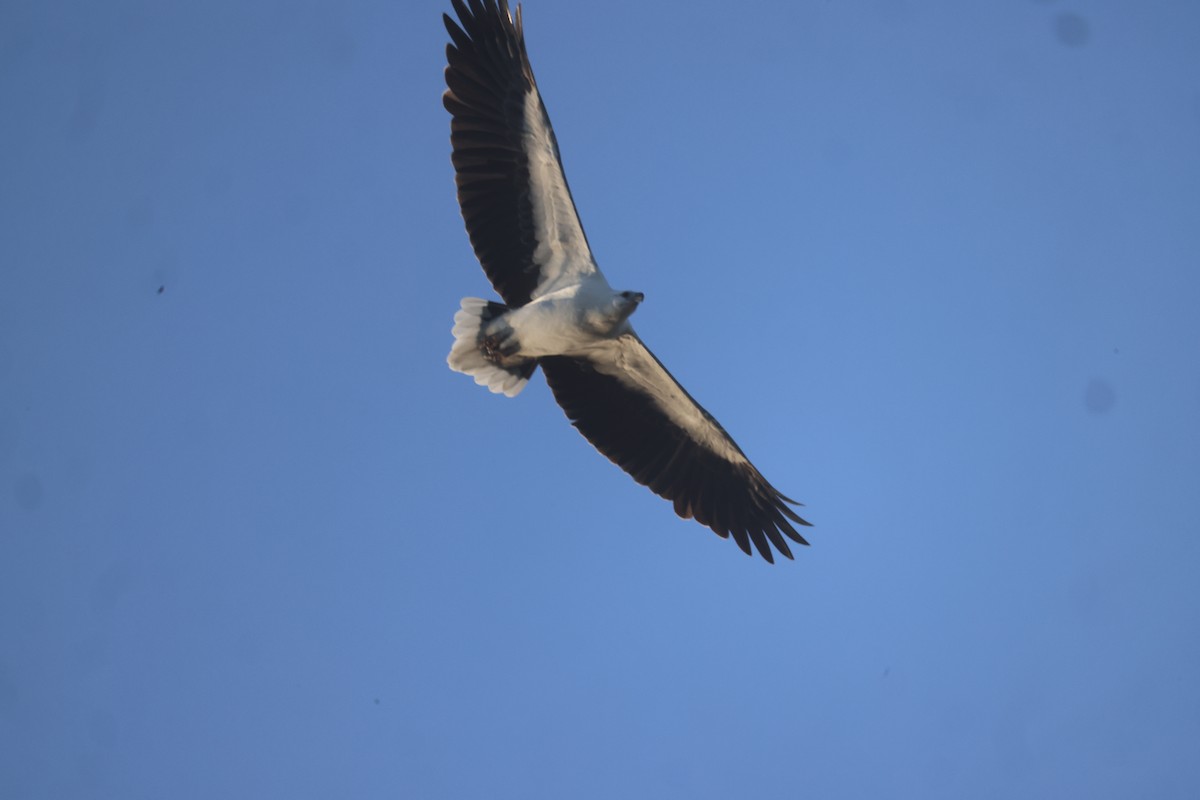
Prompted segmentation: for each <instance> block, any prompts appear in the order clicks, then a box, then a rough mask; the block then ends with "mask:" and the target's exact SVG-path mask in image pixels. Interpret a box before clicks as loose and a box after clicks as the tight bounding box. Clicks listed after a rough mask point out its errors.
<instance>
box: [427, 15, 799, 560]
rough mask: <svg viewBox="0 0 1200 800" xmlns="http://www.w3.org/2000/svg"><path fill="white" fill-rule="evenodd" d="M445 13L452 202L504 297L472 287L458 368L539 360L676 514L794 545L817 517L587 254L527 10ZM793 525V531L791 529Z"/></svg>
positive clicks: (634, 297)
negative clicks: (666, 360)
mask: <svg viewBox="0 0 1200 800" xmlns="http://www.w3.org/2000/svg"><path fill="white" fill-rule="evenodd" d="M452 2H453V5H454V10H455V11H456V12H457V14H458V20H459V21H458V22H457V23H456V22H455V21H454V20H453V19H451V18H450V16H449V15H443V18H444V20H445V23H446V30H447V31H449V33H450V39H451V40H452V42H451V44H448V45H447V46H446V58H447V61H448V63H449V65H448V66H447V67H446V85H447V87H448V89H447V91H446V93H445V95H444V96H443V98H442V100H443V103H444V104H445V106H446V110H447V111H449V112H450V114H451V115H452V117H453V119H452V120H451V122H450V142H451V145H452V147H453V154H452V156H451V160H452V161H453V163H454V170H455V181H456V183H457V185H458V202H459V205H460V206H461V207H462V215H463V219H464V220H465V221H466V226H467V233H468V235H469V236H470V239H471V245H472V246H473V247H474V249H475V255H476V256H478V258H479V263H480V264H481V265H482V266H483V271H484V272H485V273H487V276H488V279H489V280H490V281H491V283H492V286H493V287H495V289H496V291H497V292H498V293H499V294H500V297H501V298H503V300H504V303H503V304H501V303H496V302H492V301H488V300H480V299H478V298H473V297H468V298H464V299H463V301H462V307H461V309H460V310H459V311H458V313H457V314H455V315H454V331H453V333H454V345H453V347H452V349H451V350H450V355H449V357H448V358H447V361H448V362H449V364H450V367H451V369H454V370H456V371H458V372H463V373H466V374H468V375H471V376H472V377H474V379H475V382H476V383H478V384H481V385H483V386H487V387H488V388H489V389H490V390H492V391H493V392H502V393H504V394H505V395H508V396H509V397H512V396H514V395H516V394H517V393H518V392H520V391H521V389H522V388H524V386H525V384H526V383H527V382H528V381H529V378H530V376H531V375H533V372H534V370H535V369H537V367H538V366H539V365H540V366H541V367H542V371H543V372H545V374H546V382H547V383H548V384H550V390H551V391H552V392H553V393H554V399H555V400H557V401H558V404H559V405H560V406H562V407H563V410H564V411H565V412H566V414H567V417H568V418H569V419H570V420H571V423H572V424H573V425H574V426H575V427H576V428H578V429H579V432H580V433H582V434H583V435H584V436H585V437H586V438H587V440H588V441H589V442H591V443H592V444H593V445H594V446H595V447H596V449H597V450H599V451H600V452H601V453H603V454H604V455H605V456H607V457H608V458H609V459H611V460H612V461H613V462H614V463H615V464H617V466H619V467H621V469H623V470H625V471H626V472H628V473H629V474H630V475H632V476H633V479H634V480H636V481H637V482H638V483H640V484H643V485H645V486H648V487H649V488H650V489H651V490H652V491H654V492H655V493H656V494H658V495H660V496H662V497H665V498H666V499H667V500H670V501H672V502H674V504H675V512H676V513H677V514H679V516H681V517H683V518H684V519H688V518H692V519H695V520H696V521H697V522H699V523H701V524H702V525H707V526H708V527H709V528H711V529H712V530H713V531H715V532H716V533H717V535H718V536H721V537H723V538H728V537H730V536H732V537H733V540H734V541H735V542H737V545H738V547H740V548H741V549H742V550H743V551H744V552H745V553H747V554H750V553H751V552H752V551H751V545H753V546H754V548H755V549H757V550H758V552H759V553H760V554H761V555H762V557H763V558H765V559H766V560H767V561H771V562H773V561H774V557H773V555H772V550H771V546H772V545H774V547H775V549H776V550H778V551H779V552H780V553H782V554H783V555H785V556H787V557H788V558H791V557H792V553H791V550H790V549H789V548H788V543H787V539H791V540H792V541H793V542H797V543H799V544H808V542H806V541H805V540H804V537H803V536H801V535H800V534H799V533H797V532H796V529H795V527H793V523H795V524H797V525H808V524H809V523H807V522H805V521H804V520H803V519H801V518H800V516H799V515H798V514H796V512H795V511H793V510H792V509H791V508H789V507H788V503H792V504H793V505H800V504H799V503H797V502H796V501H794V500H791V499H789V498H787V497H785V496H784V495H782V494H780V492H779V491H778V490H777V489H776V488H775V487H774V486H772V485H771V484H770V483H768V482H767V479H766V478H764V477H763V476H762V473H760V472H759V471H758V470H757V469H756V468H755V467H754V465H753V464H751V463H750V460H749V459H748V458H746V456H745V454H744V453H742V450H741V448H739V447H738V446H737V444H736V443H735V442H734V441H733V439H732V438H730V436H729V434H728V433H726V432H725V429H724V428H722V427H721V425H720V424H719V423H718V422H717V421H716V420H715V419H713V417H712V416H711V415H710V414H709V413H708V412H707V411H705V410H704V409H703V408H701V407H700V404H699V403H697V402H696V401H695V400H693V399H692V397H691V395H689V394H688V393H687V391H686V390H684V388H683V387H682V386H680V385H679V383H678V382H677V381H676V380H675V379H674V378H673V377H671V373H669V372H667V370H666V368H665V367H663V365H662V364H661V363H659V361H658V359H657V358H655V357H654V354H653V353H651V352H650V351H649V350H648V349H647V348H646V345H644V344H642V340H641V339H639V338H638V335H637V334H636V333H634V330H633V327H632V326H631V325H630V324H629V315H630V314H632V313H633V312H634V311H635V310H636V309H637V307H638V304H639V303H641V302H642V300H643V295H642V293H641V292H627V291H623V292H617V291H613V289H612V287H610V286H609V285H608V281H606V280H605V279H604V276H603V275H602V274H601V273H600V268H599V267H598V266H596V261H595V259H594V258H593V257H592V251H591V248H590V247H589V246H588V241H587V237H586V236H585V235H584V233H583V226H582V225H581V224H580V222H579V216H578V214H577V213H576V211H575V203H574V201H573V200H572V199H571V192H570V190H569V189H568V188H567V178H566V176H565V175H564V174H563V168H562V163H561V161H560V159H559V154H558V143H557V141H556V140H555V138H554V131H553V130H552V129H551V127H550V118H549V117H548V116H547V115H546V107H545V106H544V105H543V104H542V98H541V95H540V94H539V93H538V88H537V82H536V81H535V80H534V79H533V69H532V68H531V67H530V65H529V56H528V55H527V53H526V51H525V37H524V32H523V30H522V25H521V8H520V6H518V7H517V16H516V20H515V21H514V20H513V18H512V15H511V14H510V13H509V10H508V3H507V2H506V0H499V2H498V3H497V0H452ZM785 537H786V538H785Z"/></svg>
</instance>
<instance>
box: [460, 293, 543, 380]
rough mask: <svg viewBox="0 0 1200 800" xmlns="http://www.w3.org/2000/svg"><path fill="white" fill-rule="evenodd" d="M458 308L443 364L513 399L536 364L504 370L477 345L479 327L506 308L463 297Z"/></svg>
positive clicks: (521, 365)
mask: <svg viewBox="0 0 1200 800" xmlns="http://www.w3.org/2000/svg"><path fill="white" fill-rule="evenodd" d="M461 305H462V308H461V309H459V311H458V312H457V313H456V314H455V315H454V328H453V330H452V331H451V333H453V334H454V345H453V346H452V347H451V348H450V355H448V356H446V363H447V364H449V365H450V369H452V370H454V371H455V372H461V373H463V374H465V375H470V376H471V377H472V378H474V379H475V382H476V383H478V384H479V385H480V386H486V387H487V388H488V390H489V391H492V392H495V393H496V394H503V395H505V396H506V397H516V396H517V395H518V394H520V393H521V390H522V389H524V388H525V384H527V383H529V376H530V375H532V374H533V370H534V369H535V368H536V367H537V361H533V360H530V361H523V362H521V363H520V364H517V365H515V366H511V367H504V366H501V365H500V364H497V363H495V362H494V361H489V360H488V359H487V357H486V356H484V354H483V350H482V349H480V346H479V343H480V335H479V331H480V328H482V327H483V325H484V324H485V323H487V322H489V321H491V320H493V319H495V318H496V317H498V316H501V315H502V314H504V313H506V312H507V311H508V307H507V306H505V305H502V304H500V303H493V302H490V301H488V300H481V299H480V298H478V297H464V298H463V299H462V303H461Z"/></svg>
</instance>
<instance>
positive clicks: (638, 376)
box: [540, 333, 809, 563]
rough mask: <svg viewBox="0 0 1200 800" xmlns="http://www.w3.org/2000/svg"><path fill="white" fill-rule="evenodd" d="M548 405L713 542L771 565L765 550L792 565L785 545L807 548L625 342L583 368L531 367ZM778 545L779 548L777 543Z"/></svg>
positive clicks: (736, 456) (706, 418)
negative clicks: (541, 377) (703, 528)
mask: <svg viewBox="0 0 1200 800" xmlns="http://www.w3.org/2000/svg"><path fill="white" fill-rule="evenodd" d="M540 363H541V366H542V370H543V371H544V372H545V374H546V381H547V383H549V384H550V389H551V390H552V391H553V392H554V399H555V400H557V401H558V404H559V405H560V406H562V407H563V410H564V411H566V413H567V417H568V418H569V419H570V420H571V423H572V424H573V425H574V426H575V427H576V428H578V429H579V432H580V433H582V434H583V435H584V436H585V437H587V440H588V441H589V442H591V443H592V444H593V445H595V447H596V449H597V450H599V451H600V452H601V453H603V454H604V455H606V456H607V457H608V458H609V459H610V460H611V461H612V462H613V463H615V464H616V465H617V466H619V467H620V468H621V469H623V470H625V471H626V472H628V473H629V474H630V475H632V476H633V479H634V480H636V481H637V482H638V483H640V484H642V485H644V486H648V487H650V489H651V490H653V491H654V493H655V494H658V495H660V496H661V497H665V498H666V499H668V500H671V501H673V502H674V504H675V513H677V514H679V516H681V517H683V518H684V519H688V518H694V519H695V520H696V521H697V522H699V523H701V524H703V525H707V526H708V527H709V528H711V529H712V530H713V531H714V532H716V534H717V535H718V536H720V537H722V538H728V537H729V536H733V539H734V541H735V542H737V545H738V547H740V548H741V549H742V550H743V552H745V553H746V554H748V555H749V554H750V553H751V549H750V545H751V543H753V545H754V547H755V549H757V550H758V552H759V554H760V555H762V557H763V558H765V559H766V560H767V561H770V562H772V563H773V562H774V560H775V559H774V557H773V555H772V553H771V545H774V546H775V549H776V550H778V551H779V552H780V553H782V554H783V555H785V556H787V557H788V558H791V557H792V553H791V550H790V549H789V548H788V544H787V539H791V540H792V541H793V542H797V543H799V544H808V542H806V541H805V540H804V537H803V536H801V535H800V534H799V533H797V532H796V529H795V527H794V526H793V524H792V523H796V524H798V525H808V524H809V523H808V522H805V521H804V520H803V519H801V518H800V517H799V515H797V514H796V512H794V511H793V510H792V509H791V508H789V507H788V503H792V504H794V505H800V504H799V503H797V502H796V501H795V500H791V499H789V498H787V497H785V496H784V495H782V494H780V492H779V490H778V489H776V488H775V487H774V486H772V485H771V484H770V483H768V482H767V479H766V478H764V477H763V476H762V473H760V472H759V471H758V470H757V469H756V468H755V467H754V465H753V464H751V463H750V460H749V459H748V458H746V455H745V454H744V453H743V452H742V450H741V448H740V447H738V446H737V443H736V442H734V441H733V439H732V438H731V437H730V436H729V434H728V433H726V432H725V429H724V428H722V427H721V425H720V423H718V422H717V421H716V420H715V419H713V417H712V415H711V414H709V413H708V412H707V411H705V410H704V409H703V408H702V407H701V406H700V404H699V403H697V402H696V401H695V400H693V399H692V397H691V395H689V394H688V393H687V391H685V390H684V388H683V387H682V386H680V385H679V383H678V382H677V381H676V380H675V379H674V378H673V377H671V373H669V372H667V370H666V368H665V367H663V365H662V364H661V363H660V362H659V360H658V359H657V358H655V357H654V354H653V353H651V352H650V351H649V350H648V349H647V348H646V346H645V345H644V344H642V341H641V339H639V338H638V337H637V336H636V335H634V334H632V333H628V334H625V335H623V336H620V337H618V338H617V339H614V340H612V341H611V342H610V343H608V344H606V345H605V346H604V347H603V348H602V349H599V350H597V351H596V352H595V353H594V354H593V355H592V356H590V357H589V358H587V359H581V358H570V357H567V356H552V357H549V358H542V359H541V360H540ZM785 536H786V537H787V538H786V539H785V538H784V537H785Z"/></svg>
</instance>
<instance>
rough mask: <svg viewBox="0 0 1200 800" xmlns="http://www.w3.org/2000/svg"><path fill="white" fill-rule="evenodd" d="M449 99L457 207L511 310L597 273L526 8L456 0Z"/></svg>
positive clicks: (448, 52) (449, 56) (491, 0)
mask: <svg viewBox="0 0 1200 800" xmlns="http://www.w3.org/2000/svg"><path fill="white" fill-rule="evenodd" d="M453 4H454V10H455V13H457V14H458V22H457V23H456V22H455V21H454V20H453V19H451V18H450V17H449V16H448V15H443V19H444V21H445V23H446V30H447V31H448V32H449V34H450V38H451V40H452V43H451V44H448V45H447V46H446V60H447V62H448V66H447V67H446V85H447V86H448V87H449V88H448V89H447V91H446V93H445V94H444V95H443V97H442V102H443V104H444V105H445V106H446V110H447V111H449V112H450V113H451V114H452V115H453V119H452V120H451V121H450V143H451V145H452V146H453V153H452V155H451V160H452V161H453V163H454V170H455V181H456V183H457V184H458V202H459V205H460V206H461V208H462V214H463V219H464V220H465V222H466V225H467V233H468V235H469V236H470V238H471V244H472V246H474V248H475V255H476V256H478V257H479V263H480V264H482V265H483V270H484V272H485V273H487V276H488V279H489V280H490V281H491V282H492V286H494V287H495V288H496V291H497V292H498V293H499V294H500V296H501V297H503V298H504V302H505V303H507V304H508V305H510V306H520V305H524V304H525V303H527V302H529V300H530V299H531V298H533V297H537V296H539V295H541V294H544V293H546V292H547V291H550V290H552V289H553V288H554V287H555V286H556V285H558V284H560V283H564V282H573V281H574V280H577V279H578V278H579V277H581V276H582V275H585V274H587V273H591V272H596V271H597V268H596V263H595V261H594V259H593V258H592V253H591V249H590V248H589V247H588V243H587V237H586V236H585V235H584V233H583V226H582V225H581V224H580V222H579V216H578V214H577V213H576V211H575V203H574V201H573V200H572V199H571V191H570V189H569V188H568V186H567V179H566V176H565V175H564V174H563V170H562V162H561V161H560V159H559V154H558V143H557V141H556V140H555V138H554V130H553V128H551V127H550V118H549V117H548V116H547V115H546V107H545V106H544V105H543V104H542V98H541V95H540V94H539V93H538V89H537V83H536V82H535V81H534V79H533V68H532V67H530V65H529V56H528V55H527V54H526V52H525V37H524V32H523V30H522V25H521V10H520V8H519V7H518V9H517V18H516V20H515V21H514V20H513V18H512V15H511V14H509V11H508V3H507V2H506V0H500V2H499V4H497V2H496V0H453Z"/></svg>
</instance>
